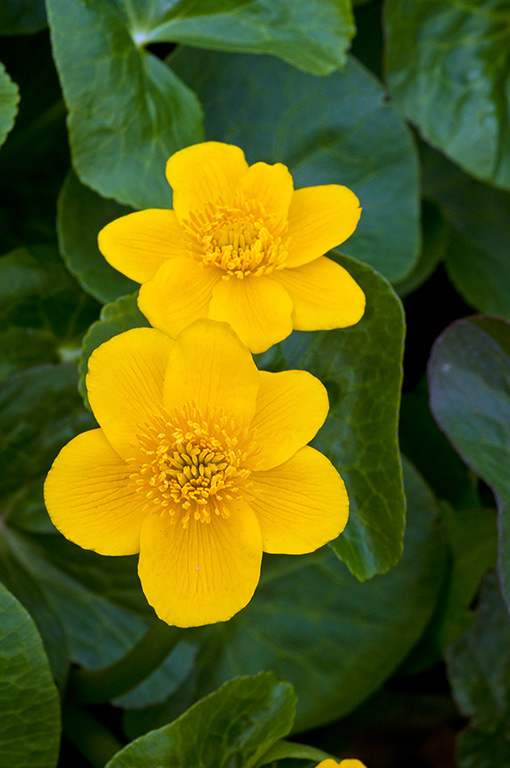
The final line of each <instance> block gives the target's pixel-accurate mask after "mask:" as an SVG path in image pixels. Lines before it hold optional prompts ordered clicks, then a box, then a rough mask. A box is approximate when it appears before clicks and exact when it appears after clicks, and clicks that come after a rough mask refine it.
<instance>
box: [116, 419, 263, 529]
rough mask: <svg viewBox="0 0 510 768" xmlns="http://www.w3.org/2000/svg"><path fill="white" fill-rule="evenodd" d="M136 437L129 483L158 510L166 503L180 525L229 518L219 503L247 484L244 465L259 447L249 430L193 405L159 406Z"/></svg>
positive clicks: (246, 473)
mask: <svg viewBox="0 0 510 768" xmlns="http://www.w3.org/2000/svg"><path fill="white" fill-rule="evenodd" d="M137 437H138V449H139V452H140V453H141V454H142V458H141V459H140V458H138V459H130V460H129V461H130V463H132V464H133V470H134V471H133V473H132V474H131V475H130V483H131V485H132V486H133V487H134V488H135V489H136V491H137V492H139V493H140V492H141V494H142V496H144V497H145V499H146V501H147V504H148V505H149V506H151V507H153V508H154V507H155V511H157V512H158V513H161V508H162V507H163V513H164V508H165V507H168V508H169V509H168V511H169V513H170V522H171V523H172V524H175V523H177V522H178V521H180V522H181V523H182V525H183V526H184V527H186V526H187V525H188V523H189V520H190V518H192V517H193V518H194V519H195V520H197V521H200V522H203V523H210V522H211V519H212V516H213V515H219V516H221V517H224V518H227V517H228V516H229V511H228V509H227V508H226V506H225V504H221V501H222V499H227V500H232V499H236V498H239V496H240V495H241V492H242V489H243V488H246V487H247V485H249V481H248V477H249V475H250V470H249V469H246V468H244V467H243V464H244V463H245V462H246V460H247V458H248V457H249V456H250V457H251V456H253V455H254V454H255V453H257V452H258V451H259V447H258V446H257V444H256V443H255V442H254V439H253V438H254V431H253V430H249V429H248V428H247V427H245V426H240V425H238V424H236V423H235V421H234V420H233V419H232V418H230V417H227V416H225V415H224V413H223V412H221V413H216V414H210V413H209V412H206V413H205V414H201V413H200V412H199V410H198V409H197V408H196V407H195V406H193V405H187V406H184V408H182V409H180V410H175V411H174V413H173V414H171V415H170V414H169V413H167V412H166V411H164V410H163V409H162V411H161V413H159V414H157V415H155V417H154V420H153V422H152V423H151V424H146V425H144V426H143V428H142V429H141V430H140V433H139V434H138V436H137ZM143 456H145V457H146V459H145V460H144V459H143ZM176 508H177V511H178V510H179V509H180V511H181V514H176Z"/></svg>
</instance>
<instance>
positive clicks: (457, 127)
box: [386, 0, 510, 189]
mask: <svg viewBox="0 0 510 768" xmlns="http://www.w3.org/2000/svg"><path fill="white" fill-rule="evenodd" d="M507 31H508V4H507V1H506V0H463V2H457V0H428V2H423V0H388V2H387V3H386V69H387V75H388V83H389V86H390V91H391V94H392V96H393V98H394V99H395V101H396V103H397V105H398V107H399V109H400V110H401V111H402V112H403V114H404V115H405V116H406V117H407V118H408V119H409V120H412V121H413V122H414V123H415V124H416V125H417V126H418V128H419V129H420V132H421V133H422V135H423V136H424V138H426V139H427V141H429V142H430V143H431V144H432V145H433V146H436V147H438V148H439V149H441V150H442V151H443V152H444V153H445V154H447V155H448V156H449V157H451V159H452V160H454V161H455V162H456V163H459V164H460V165H462V166H463V167H464V168H465V169H466V170H467V171H469V173H472V174H473V175H474V176H477V177H478V178H480V179H484V180H486V181H491V182H493V183H494V184H496V185H498V186H501V187H506V188H507V189H508V188H510V151H509V150H510V138H509V134H508V130H507V127H508V97H507V93H508V86H509V80H508V78H509V68H508V64H509V53H508V45H507Z"/></svg>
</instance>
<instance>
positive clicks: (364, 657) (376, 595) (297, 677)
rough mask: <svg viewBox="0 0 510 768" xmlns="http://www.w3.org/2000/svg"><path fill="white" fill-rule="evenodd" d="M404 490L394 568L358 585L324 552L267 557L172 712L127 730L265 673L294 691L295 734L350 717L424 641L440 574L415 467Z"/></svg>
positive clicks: (209, 638)
mask: <svg viewBox="0 0 510 768" xmlns="http://www.w3.org/2000/svg"><path fill="white" fill-rule="evenodd" d="M406 492H407V497H408V505H409V523H408V526H407V530H406V540H405V548H404V555H403V557H402V560H401V562H400V563H399V564H398V565H397V566H396V567H395V568H393V569H392V570H391V571H390V572H389V573H387V574H384V575H382V576H376V577H375V578H374V579H372V580H371V581H368V582H365V583H360V582H358V581H357V580H356V579H355V578H354V577H353V576H352V575H351V574H350V573H349V571H348V570H347V568H346V567H345V566H344V565H343V564H342V563H340V562H339V561H338V559H337V558H336V557H335V556H334V554H333V553H332V552H331V550H330V549H329V548H328V547H324V548H322V549H321V550H319V551H318V552H315V553H313V554H310V555H303V556H294V557H291V556H281V555H280V556H276V555H264V560H263V568H262V577H261V581H260V584H259V586H258V588H257V590H256V592H255V595H254V597H253V599H252V601H251V602H250V603H249V605H248V606H247V607H246V608H245V609H244V610H243V611H241V612H240V613H239V614H237V616H234V618H233V619H231V620H230V621H229V622H227V623H224V624H217V625H215V626H213V627H211V629H210V630H209V631H208V632H207V633H205V634H204V635H203V646H202V650H201V652H200V654H199V658H198V660H197V670H196V673H195V679H194V680H190V681H189V683H188V685H187V686H186V687H184V688H182V689H181V690H180V691H178V692H177V694H176V695H175V701H172V700H170V702H169V703H168V705H167V707H162V708H158V709H153V708H150V709H148V710H144V711H141V712H140V713H128V715H127V716H126V724H127V727H128V730H129V732H130V733H135V732H138V733H140V732H144V730H146V729H148V728H153V727H154V726H155V725H159V724H162V723H164V722H168V718H169V715H168V713H170V712H171V713H173V712H174V711H175V707H177V708H180V711H182V707H183V706H185V705H186V701H188V702H191V701H195V700H196V699H197V698H199V697H200V696H203V695H204V694H205V693H208V692H209V691H211V690H214V688H216V687H217V686H218V685H219V684H220V683H222V682H224V681H225V680H228V679H230V678H231V677H232V676H233V675H237V674H253V673H256V672H258V671H260V670H263V669H278V674H280V675H282V676H284V677H285V678H286V679H288V680H290V682H291V683H293V685H294V686H295V688H296V692H297V694H298V708H297V712H298V714H297V721H296V728H297V729H298V730H308V729H309V728H312V727H314V726H316V725H320V724H323V723H326V722H330V721H332V720H335V719H336V718H338V717H341V716H342V715H345V714H346V713H348V712H350V711H351V710H353V709H354V708H355V707H356V706H357V705H358V704H360V703H361V701H363V700H364V699H365V698H367V697H368V696H369V695H370V694H371V693H373V692H374V691H375V690H377V689H378V688H379V687H380V686H381V684H382V683H383V682H384V680H385V679H386V678H387V677H389V676H390V675H391V674H392V672H393V671H394V669H395V668H396V667H397V666H398V665H399V664H400V663H401V662H402V660H403V659H404V657H405V656H406V655H407V654H408V653H409V651H410V649H411V648H412V647H413V645H414V644H415V643H416V641H417V640H418V638H419V637H420V635H421V633H422V631H423V629H424V627H425V625H426V624H427V622H428V620H429V618H430V616H431V613H432V610H433V608H434V606H435V604H436V600H437V596H438V590H439V587H440V584H441V577H442V572H443V567H444V549H443V546H442V539H441V537H440V535H439V531H438V529H437V526H436V517H435V515H436V508H435V502H434V498H433V496H432V494H431V493H430V491H429V490H428V488H427V486H426V485H425V484H424V482H423V480H422V479H421V478H420V477H419V475H418V474H417V473H416V471H415V470H413V469H412V468H411V467H410V466H407V467H406ZM173 716H174V715H173V714H172V715H170V719H171V717H173Z"/></svg>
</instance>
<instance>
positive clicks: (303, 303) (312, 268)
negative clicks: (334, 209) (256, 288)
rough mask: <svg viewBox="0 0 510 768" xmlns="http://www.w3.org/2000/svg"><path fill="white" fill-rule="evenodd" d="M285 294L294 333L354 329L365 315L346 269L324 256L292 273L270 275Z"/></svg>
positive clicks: (356, 287) (361, 296) (361, 299)
mask: <svg viewBox="0 0 510 768" xmlns="http://www.w3.org/2000/svg"><path fill="white" fill-rule="evenodd" d="M271 279H272V280H274V281H275V282H278V283H279V284H280V285H282V286H283V287H284V288H285V290H286V291H287V292H288V293H289V295H290V297H291V299H292V303H293V305H294V309H293V312H292V323H293V325H294V328H295V329H296V330H298V331H317V330H324V331H327V330H330V329H331V328H346V327H347V326H348V325H354V324H355V323H357V322H358V321H359V320H360V319H361V318H362V317H363V313H364V311H365V294H364V293H363V291H362V290H361V288H360V287H359V285H358V284H357V282H356V281H355V280H354V278H352V277H351V276H350V274H349V273H348V272H347V270H346V269H344V268H343V267H341V266H340V265H339V264H336V263H335V262H334V261H332V260H331V259H328V258H326V256H321V257H320V258H318V259H316V260H315V261H312V262H311V263H310V264H303V265H302V266H301V267H296V268H294V269H282V270H280V271H278V272H272V273H271Z"/></svg>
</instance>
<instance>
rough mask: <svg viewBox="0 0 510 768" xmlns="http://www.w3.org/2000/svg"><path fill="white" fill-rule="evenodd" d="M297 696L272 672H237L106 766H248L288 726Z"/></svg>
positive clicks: (291, 719)
mask: <svg viewBox="0 0 510 768" xmlns="http://www.w3.org/2000/svg"><path fill="white" fill-rule="evenodd" d="M295 701H296V697H295V695H294V691H293V689H292V686H291V685H289V683H279V682H277V680H276V678H275V676H274V674H273V673H272V672H262V673H261V674H259V675H256V676H254V677H238V678H237V679H236V680H231V681H230V682H228V683H225V685H223V686H222V687H221V688H220V689H219V690H218V691H216V693H213V694H211V695H210V696H208V697H207V698H205V699H203V700H202V701H199V702H198V703H197V704H195V705H194V706H193V707H191V709H189V710H188V711H187V712H185V713H184V715H182V716H181V717H180V718H179V719H178V720H176V721H175V722H173V723H171V724H170V725H166V726H164V727H163V728H159V729H158V730H155V731H151V732H150V733H148V734H147V735H146V736H142V737H141V738H140V739H137V740H136V741H134V742H133V743H131V744H129V745H128V746H127V747H125V748H124V749H123V750H121V751H120V752H119V753H118V754H117V755H115V757H114V758H113V759H112V760H110V762H109V763H108V766H107V768H138V766H140V765H142V764H145V763H147V764H151V765H161V766H163V765H168V766H170V765H172V766H173V765H176V766H177V765H178V766H179V768H196V766H197V765H200V766H202V767H203V768H227V766H234V765H236V766H243V768H253V766H255V765H256V764H257V761H258V759H259V758H260V757H261V755H262V754H263V753H264V752H265V751H267V749H268V748H269V747H270V746H271V745H272V744H274V743H275V742H276V741H277V740H278V739H280V738H281V737H282V736H285V735H286V734H287V733H288V732H289V731H290V729H291V727H292V722H293V720H294V708H295Z"/></svg>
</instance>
